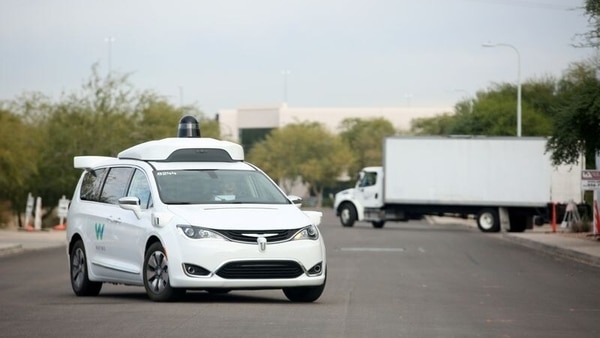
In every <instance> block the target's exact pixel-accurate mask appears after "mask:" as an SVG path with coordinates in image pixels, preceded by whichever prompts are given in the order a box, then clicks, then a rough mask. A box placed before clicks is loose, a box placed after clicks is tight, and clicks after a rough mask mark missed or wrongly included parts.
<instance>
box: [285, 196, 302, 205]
mask: <svg viewBox="0 0 600 338" xmlns="http://www.w3.org/2000/svg"><path fill="white" fill-rule="evenodd" d="M288 199H289V200H290V201H291V202H292V203H293V204H294V205H295V206H297V207H298V208H300V207H301V206H302V197H300V196H296V195H289V196H288Z"/></svg>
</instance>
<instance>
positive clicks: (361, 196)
mask: <svg viewBox="0 0 600 338" xmlns="http://www.w3.org/2000/svg"><path fill="white" fill-rule="evenodd" d="M384 178H385V177H384V172H383V167H366V168H363V169H362V170H361V171H360V172H359V174H358V180H357V181H356V184H355V186H354V188H350V189H346V190H343V191H340V192H338V193H337V194H336V195H335V200H334V205H333V208H334V210H335V213H336V216H338V217H339V218H340V221H341V223H342V225H343V226H344V227H351V226H353V225H354V223H355V222H356V221H367V222H371V224H372V225H373V227H375V228H381V227H383V225H384V223H385V221H386V220H391V219H390V215H386V212H385V208H384V205H385V204H384V196H383V182H384ZM392 218H393V219H394V220H404V217H403V215H402V217H400V218H398V217H395V216H394V217H392Z"/></svg>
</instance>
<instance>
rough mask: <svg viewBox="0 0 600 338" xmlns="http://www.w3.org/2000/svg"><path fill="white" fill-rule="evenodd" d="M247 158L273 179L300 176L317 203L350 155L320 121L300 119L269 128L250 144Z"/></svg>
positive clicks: (290, 179)
mask: <svg viewBox="0 0 600 338" xmlns="http://www.w3.org/2000/svg"><path fill="white" fill-rule="evenodd" d="M248 159H249V161H250V162H253V163H255V164H256V165H258V166H259V167H260V168H261V169H263V170H264V171H265V172H266V173H268V174H269V176H271V177H272V178H273V179H275V180H278V181H282V180H287V181H289V182H294V181H296V180H297V179H300V180H301V182H302V183H304V184H306V185H307V186H308V187H309V189H310V191H311V194H312V195H313V196H316V197H317V206H321V205H322V195H323V189H324V188H325V187H330V186H333V185H335V183H336V182H337V178H338V177H339V176H340V175H341V174H342V173H344V171H345V170H347V168H348V164H349V163H351V162H352V155H351V152H350V150H349V148H348V147H347V146H346V145H345V144H344V143H343V142H342V141H341V140H340V139H339V138H338V137H336V136H335V135H333V134H332V133H330V132H329V131H327V130H326V129H325V127H324V126H323V125H322V124H320V123H317V122H302V123H295V124H289V125H287V126H285V127H282V128H279V129H275V130H273V131H272V132H271V133H269V134H268V135H267V137H266V138H265V140H263V141H260V142H258V143H256V144H255V145H254V147H253V148H252V150H251V151H250V153H249V154H248Z"/></svg>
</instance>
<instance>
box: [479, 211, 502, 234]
mask: <svg viewBox="0 0 600 338" xmlns="http://www.w3.org/2000/svg"><path fill="white" fill-rule="evenodd" d="M477 227H478V228H479V230H481V231H483V232H498V231H500V218H499V217H498V211H496V209H492V208H488V209H482V210H480V211H479V213H478V214H477Z"/></svg>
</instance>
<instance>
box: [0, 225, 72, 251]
mask: <svg viewBox="0 0 600 338" xmlns="http://www.w3.org/2000/svg"><path fill="white" fill-rule="evenodd" d="M66 245H67V233H66V231H64V230H54V229H52V230H41V231H25V230H18V229H0V257H1V256H6V255H11V254H16V253H21V252H24V251H30V250H41V249H47V248H56V247H66Z"/></svg>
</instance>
